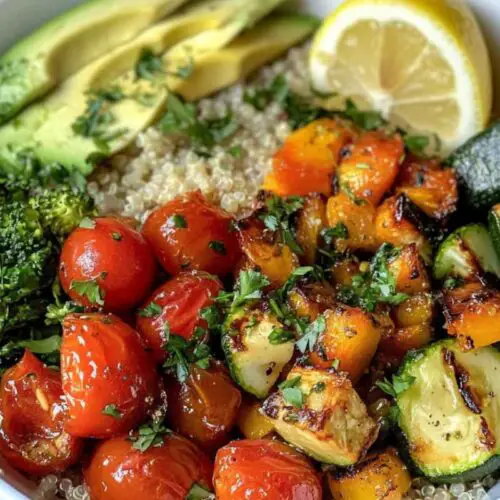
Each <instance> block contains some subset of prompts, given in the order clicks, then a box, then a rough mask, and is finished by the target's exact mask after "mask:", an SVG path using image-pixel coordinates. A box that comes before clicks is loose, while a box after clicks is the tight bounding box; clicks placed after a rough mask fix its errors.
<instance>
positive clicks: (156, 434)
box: [129, 422, 172, 453]
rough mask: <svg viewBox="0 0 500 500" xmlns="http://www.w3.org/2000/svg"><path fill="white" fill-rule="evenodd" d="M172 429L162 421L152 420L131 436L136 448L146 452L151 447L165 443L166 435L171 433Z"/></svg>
mask: <svg viewBox="0 0 500 500" xmlns="http://www.w3.org/2000/svg"><path fill="white" fill-rule="evenodd" d="M171 433H172V431H171V430H170V429H167V428H166V427H165V426H164V425H163V424H161V423H160V422H152V423H151V424H144V425H141V426H140V427H139V430H138V431H137V433H135V434H133V435H131V436H130V437H129V439H130V441H132V442H133V443H134V444H133V445H132V446H133V448H134V449H136V450H139V451H140V452H142V453H144V452H145V451H146V450H148V449H149V448H151V447H155V448H157V447H159V446H162V445H163V442H164V439H165V436H168V435H169V434H171Z"/></svg>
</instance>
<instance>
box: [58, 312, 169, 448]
mask: <svg viewBox="0 0 500 500" xmlns="http://www.w3.org/2000/svg"><path fill="white" fill-rule="evenodd" d="M61 373H62V383H63V391H64V394H65V395H66V399H67V403H68V409H69V420H68V421H67V423H66V429H67V431H68V432H69V433H70V434H72V435H74V436H80V437H88V438H91V437H93V438H107V437H110V436H114V435H117V434H120V433H123V432H128V431H129V430H131V429H132V428H134V427H135V426H136V425H137V424H138V423H140V422H141V421H142V420H144V419H145V418H146V417H147V415H148V413H149V412H150V410H151V408H152V406H153V405H154V403H155V398H156V396H158V393H159V390H160V389H159V379H158V375H157V372H156V368H155V364H154V362H153V360H152V358H151V354H150V353H149V352H148V351H147V349H146V347H145V344H144V342H143V341H142V338H141V336H140V335H139V334H138V333H137V332H136V331H135V330H134V329H132V328H131V327H130V326H128V325H127V324H126V323H124V322H123V321H122V320H120V319H119V318H118V317H117V316H114V315H112V314H99V313H94V314H73V315H69V316H67V317H66V319H65V320H64V323H63V342H62V346H61Z"/></svg>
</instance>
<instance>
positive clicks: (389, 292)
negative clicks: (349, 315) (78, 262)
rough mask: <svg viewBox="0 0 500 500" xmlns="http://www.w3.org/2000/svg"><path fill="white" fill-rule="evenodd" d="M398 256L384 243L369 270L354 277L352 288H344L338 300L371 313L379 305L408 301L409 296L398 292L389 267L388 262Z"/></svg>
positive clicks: (396, 252)
mask: <svg viewBox="0 0 500 500" xmlns="http://www.w3.org/2000/svg"><path fill="white" fill-rule="evenodd" d="M397 254H398V250H396V249H394V247H393V246H392V245H390V244H388V243H384V244H383V245H382V246H381V247H380V248H379V250H378V251H377V253H376V254H375V256H374V257H373V259H372V262H371V264H370V268H369V270H368V271H366V272H364V273H361V274H358V275H356V276H354V277H353V279H352V283H351V285H350V286H344V287H342V288H341V289H340V291H339V294H338V299H339V300H340V301H342V302H344V303H346V304H348V305H351V306H355V307H362V308H363V309H365V310H366V311H369V312H373V311H374V310H375V307H376V306H377V304H378V303H383V304H390V305H398V304H401V303H402V302H404V301H405V300H407V299H408V295H406V294H405V293H399V292H397V291H396V278H395V277H394V276H393V274H392V273H391V272H390V270H389V266H388V260H389V259H391V258H393V257H395V256H397Z"/></svg>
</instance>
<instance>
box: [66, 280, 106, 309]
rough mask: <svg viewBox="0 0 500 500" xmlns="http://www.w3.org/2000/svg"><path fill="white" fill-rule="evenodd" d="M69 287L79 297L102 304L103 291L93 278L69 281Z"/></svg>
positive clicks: (92, 302)
mask: <svg viewBox="0 0 500 500" xmlns="http://www.w3.org/2000/svg"><path fill="white" fill-rule="evenodd" d="M69 289H70V290H74V291H75V292H76V293H78V294H79V295H80V296H81V297H85V298H86V299H88V301H89V302H90V303H91V304H96V305H99V306H103V305H104V291H103V290H102V289H101V287H100V286H99V283H97V280H95V279H92V280H86V281H77V280H74V281H72V282H71V285H70V287H69Z"/></svg>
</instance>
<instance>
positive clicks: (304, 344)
mask: <svg viewBox="0 0 500 500" xmlns="http://www.w3.org/2000/svg"><path fill="white" fill-rule="evenodd" d="M325 328H326V320H325V318H324V316H318V318H317V319H316V320H315V321H314V322H312V323H311V324H310V325H308V326H307V328H306V331H305V332H304V335H302V337H301V338H300V339H299V340H298V341H297V342H296V345H297V349H298V350H299V351H300V352H301V353H302V354H304V353H305V352H307V351H309V352H311V351H313V350H314V346H315V345H316V342H317V341H318V337H319V336H320V335H321V334H322V333H323V332H324V331H325Z"/></svg>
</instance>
